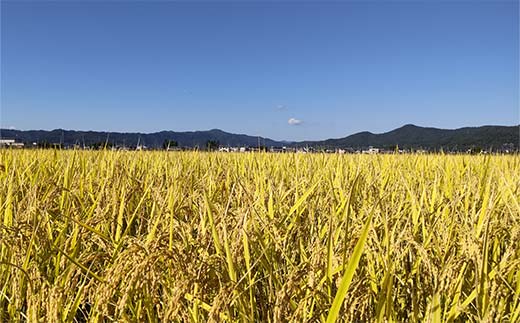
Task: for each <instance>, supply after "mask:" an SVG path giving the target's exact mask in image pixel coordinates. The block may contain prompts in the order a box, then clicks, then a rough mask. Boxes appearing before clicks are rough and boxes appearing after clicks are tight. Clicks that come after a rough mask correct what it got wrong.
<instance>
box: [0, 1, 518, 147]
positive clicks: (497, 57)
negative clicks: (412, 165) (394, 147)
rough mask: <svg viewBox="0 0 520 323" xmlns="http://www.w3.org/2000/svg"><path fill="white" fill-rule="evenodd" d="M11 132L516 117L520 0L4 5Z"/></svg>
mask: <svg viewBox="0 0 520 323" xmlns="http://www.w3.org/2000/svg"><path fill="white" fill-rule="evenodd" d="M1 18H2V19H1V36H2V38H1V114H0V117H1V119H0V125H1V126H2V127H3V128H9V127H15V128H17V129H54V128H65V129H77V130H90V129H92V130H112V131H128V132H133V131H140V132H154V131H160V130H175V131H184V130H206V129H211V128H220V129H223V130H225V131H229V132H237V133H247V134H251V135H262V136H266V137H270V138H273V139H279V140H282V139H285V140H302V139H325V138H331V137H343V136H345V135H348V134H352V133H354V132H357V131H363V130H369V131H372V132H384V131H388V130H391V129H393V128H396V127H399V126H401V125H404V124H407V123H414V124H418V125H423V126H434V127H442V128H457V127H461V126H478V125H484V124H501V125H513V124H518V123H519V122H520V121H519V27H518V26H519V8H518V2H516V1H509V2H508V1H494V2H493V1H482V2H481V1H453V2H452V1H443V2H440V3H439V2H437V3H434V2H431V1H417V2H414V1H393V2H386V3H385V2H383V1H370V2H367V3H363V2H358V1H350V2H325V3H319V2H297V1H289V2H283V3H273V2H216V1H213V2H195V3H187V2H151V3H147V2H144V1H134V2H129V1H120V2H114V1H105V2H101V1H100V2H97V1H89V2H83V3H80V2H71V1H69V2H66V1H56V2H49V1H40V2H38V1H33V2H30V1H24V2H14V1H13V2H11V1H2V2H1Z"/></svg>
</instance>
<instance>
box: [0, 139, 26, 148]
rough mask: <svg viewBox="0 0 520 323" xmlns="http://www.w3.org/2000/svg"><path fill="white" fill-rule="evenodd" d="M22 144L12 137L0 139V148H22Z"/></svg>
mask: <svg viewBox="0 0 520 323" xmlns="http://www.w3.org/2000/svg"><path fill="white" fill-rule="evenodd" d="M23 146H24V144H23V143H21V142H16V141H15V140H14V139H0V148H8V147H12V148H23Z"/></svg>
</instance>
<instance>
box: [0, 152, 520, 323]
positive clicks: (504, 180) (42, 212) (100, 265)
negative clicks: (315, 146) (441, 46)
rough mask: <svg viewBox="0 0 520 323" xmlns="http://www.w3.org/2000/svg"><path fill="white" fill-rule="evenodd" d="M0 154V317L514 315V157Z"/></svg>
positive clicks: (518, 277) (519, 269) (519, 225)
mask: <svg viewBox="0 0 520 323" xmlns="http://www.w3.org/2000/svg"><path fill="white" fill-rule="evenodd" d="M0 165H2V166H0V186H1V188H0V217H1V227H0V248H1V250H0V251H1V253H0V322H4V321H29V322H37V321H39V322H60V321H74V320H78V321H89V322H104V321H141V322H142V321H163V322H166V321H182V322H188V321H192V322H195V321H202V322H204V321H256V322H258V321H263V322H269V321H270V322H280V321H295V322H304V321H312V322H315V321H327V320H329V321H333V320H334V319H336V318H337V319H338V320H341V321H399V322H403V321H411V322H415V321H431V322H441V321H442V322H444V321H450V320H454V321H468V320H469V321H498V320H502V321H510V322H518V321H519V320H520V156H441V155H431V156H430V155H423V156H419V155H395V156H391V155H385V156H383V155H376V156H365V155H319V154H315V155H304V154H267V153H246V154H221V153H199V152H184V153H183V152H177V153H166V152H109V151H99V152H81V151H78V152H73V151H67V152H60V151H9V150H2V151H0Z"/></svg>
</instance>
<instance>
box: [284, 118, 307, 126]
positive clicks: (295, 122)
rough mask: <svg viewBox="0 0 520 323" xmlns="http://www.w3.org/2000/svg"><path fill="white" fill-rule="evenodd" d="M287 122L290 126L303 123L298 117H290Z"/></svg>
mask: <svg viewBox="0 0 520 323" xmlns="http://www.w3.org/2000/svg"><path fill="white" fill-rule="evenodd" d="M287 123H288V124H289V125H291V126H298V125H301V124H302V123H303V121H302V120H299V119H296V118H290V119H289V120H288V121H287Z"/></svg>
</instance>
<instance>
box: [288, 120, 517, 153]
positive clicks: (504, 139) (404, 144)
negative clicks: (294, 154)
mask: <svg viewBox="0 0 520 323" xmlns="http://www.w3.org/2000/svg"><path fill="white" fill-rule="evenodd" d="M519 140H520V126H511V127H507V126H482V127H466V128H459V129H453V130H451V129H438V128H426V127H419V126H416V125H412V124H408V125H405V126H403V127H401V128H397V129H395V130H392V131H389V132H385V133H381V134H374V133H371V132H367V131H365V132H359V133H356V134H353V135H351V136H348V137H344V138H339V139H327V140H323V141H304V142H300V143H298V144H297V145H298V146H312V147H323V148H349V147H350V148H363V147H367V146H374V147H380V148H392V147H395V145H398V146H399V147H400V148H424V149H440V148H444V149H456V150H462V149H467V148H471V147H481V148H486V149H487V148H495V149H496V148H500V147H502V146H503V145H504V144H513V146H514V147H515V148H518V144H519Z"/></svg>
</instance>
